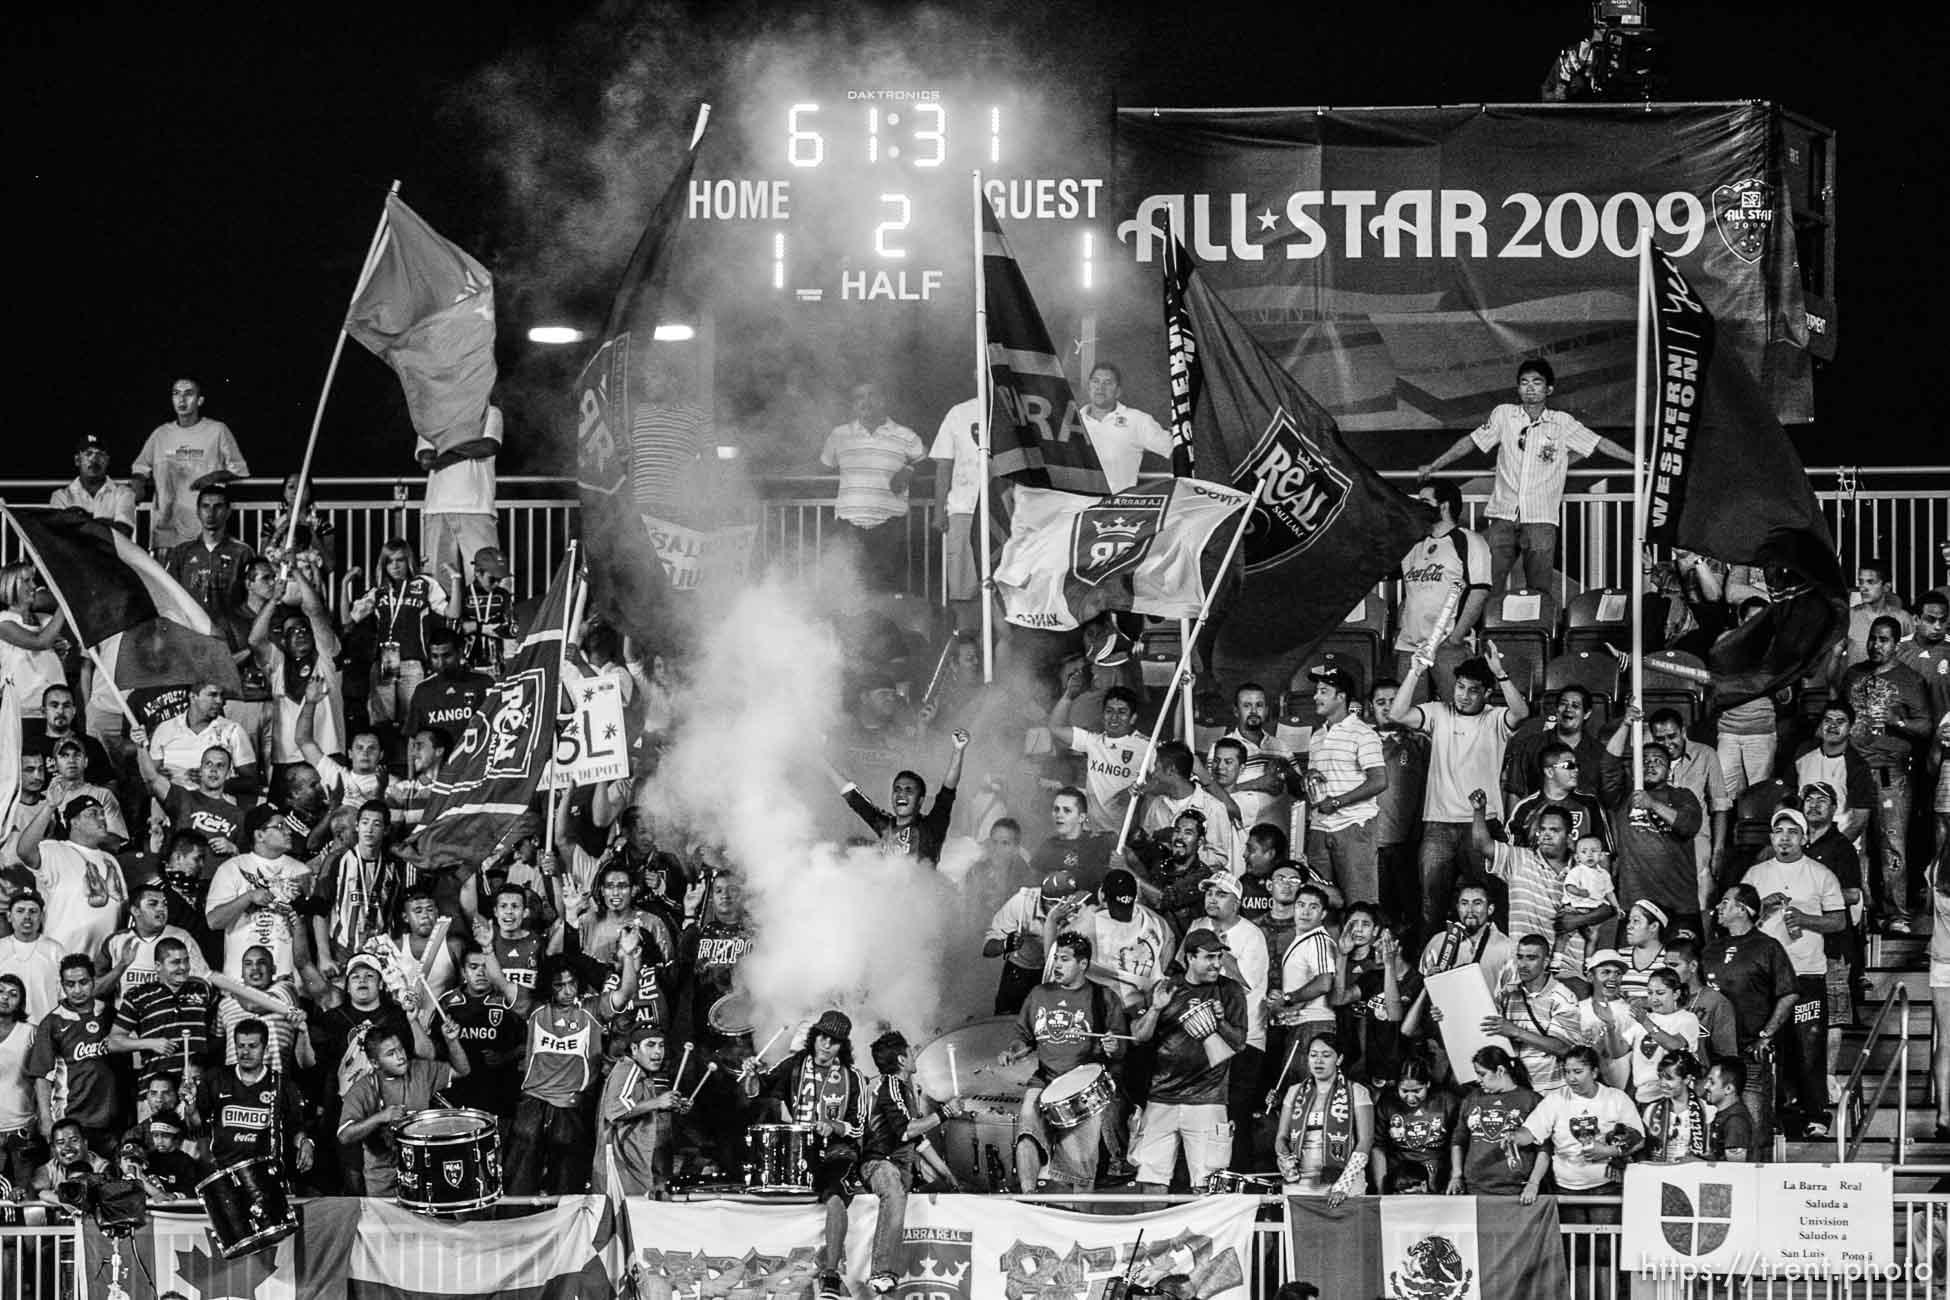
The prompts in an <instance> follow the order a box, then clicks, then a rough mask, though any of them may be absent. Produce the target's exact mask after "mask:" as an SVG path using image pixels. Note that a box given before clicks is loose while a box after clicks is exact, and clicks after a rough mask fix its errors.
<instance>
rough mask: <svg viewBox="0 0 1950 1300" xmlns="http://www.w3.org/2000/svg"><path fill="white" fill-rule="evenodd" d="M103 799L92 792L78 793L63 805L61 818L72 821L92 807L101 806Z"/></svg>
mask: <svg viewBox="0 0 1950 1300" xmlns="http://www.w3.org/2000/svg"><path fill="white" fill-rule="evenodd" d="M101 806H102V801H101V800H99V799H97V798H96V797H95V796H94V795H92V794H78V795H76V796H75V797H74V798H72V799H70V800H68V802H67V803H65V804H63V805H62V806H61V820H62V821H66V822H72V821H73V820H74V819H75V818H77V817H79V816H81V814H83V813H85V812H87V811H88V810H89V809H90V808H100V807H101Z"/></svg>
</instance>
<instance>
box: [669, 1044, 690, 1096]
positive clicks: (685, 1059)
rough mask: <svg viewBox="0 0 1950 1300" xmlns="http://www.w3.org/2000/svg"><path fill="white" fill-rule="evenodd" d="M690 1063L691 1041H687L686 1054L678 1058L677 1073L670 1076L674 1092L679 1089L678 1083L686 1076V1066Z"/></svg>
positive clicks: (685, 1045) (671, 1088)
mask: <svg viewBox="0 0 1950 1300" xmlns="http://www.w3.org/2000/svg"><path fill="white" fill-rule="evenodd" d="M690 1063H691V1045H690V1044H689V1043H685V1044H684V1054H683V1055H682V1056H680V1057H678V1058H677V1073H675V1074H673V1075H671V1076H670V1090H671V1091H672V1092H676V1091H677V1085H678V1084H679V1083H681V1082H682V1081H683V1078H684V1067H685V1066H687V1065H689V1064H690Z"/></svg>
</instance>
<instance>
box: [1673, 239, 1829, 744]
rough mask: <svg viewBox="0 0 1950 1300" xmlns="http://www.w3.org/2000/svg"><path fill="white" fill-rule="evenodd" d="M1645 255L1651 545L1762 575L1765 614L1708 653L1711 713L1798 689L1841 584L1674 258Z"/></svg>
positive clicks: (1762, 413) (1742, 373)
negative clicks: (1649, 259) (1649, 260)
mask: <svg viewBox="0 0 1950 1300" xmlns="http://www.w3.org/2000/svg"><path fill="white" fill-rule="evenodd" d="M1652 252H1653V275H1652V299H1653V300H1652V303H1651V304H1649V305H1641V308H1640V310H1642V311H1643V310H1650V311H1651V312H1652V323H1653V360H1654V365H1655V366H1656V369H1655V371H1654V373H1653V376H1652V393H1651V397H1652V404H1653V413H1654V418H1653V444H1652V449H1651V464H1650V468H1649V473H1648V475H1647V480H1648V481H1647V483H1646V499H1645V504H1644V507H1643V508H1644V510H1645V511H1646V520H1645V533H1646V537H1647V539H1648V540H1650V541H1652V542H1655V543H1659V544H1662V545H1666V546H1676V547H1682V548H1684V549H1686V550H1689V551H1698V552H1700V553H1701V554H1703V555H1709V556H1712V557H1713V558H1714V559H1716V560H1720V561H1723V562H1724V563H1727V564H1750V565H1759V566H1761V567H1762V568H1764V569H1765V570H1766V573H1767V582H1768V589H1769V590H1770V591H1771V592H1772V594H1773V601H1772V603H1771V604H1770V605H1769V606H1768V607H1767V608H1766V609H1765V610H1762V611H1760V612H1759V613H1757V614H1755V615H1754V617H1752V618H1750V619H1748V620H1747V621H1746V622H1744V623H1742V624H1740V625H1739V626H1738V627H1735V628H1733V629H1732V630H1731V631H1729V632H1726V633H1725V634H1723V635H1722V636H1721V637H1720V638H1719V640H1717V641H1715V642H1714V643H1713V647H1712V649H1711V650H1710V651H1709V652H1708V654H1707V666H1708V667H1709V668H1710V669H1711V671H1712V688H1711V689H1712V694H1711V698H1710V700H1709V706H1710V707H1711V708H1712V709H1714V710H1720V709H1726V708H1731V707H1733V706H1734V705H1736V704H1742V703H1745V702H1746V701H1748V700H1752V699H1756V698H1758V697H1760V696H1762V695H1767V694H1771V693H1772V692H1774V691H1776V690H1779V689H1780V688H1782V687H1783V686H1787V685H1789V684H1791V683H1793V682H1795V681H1798V680H1800V679H1801V678H1802V677H1803V676H1805V675H1806V674H1807V673H1808V672H1809V671H1810V670H1811V669H1813V668H1814V667H1815V666H1816V665H1817V664H1819V663H1820V662H1821V659H1822V656H1823V655H1825V654H1827V652H1828V651H1829V650H1830V649H1831V648H1833V646H1834V645H1835V643H1836V642H1837V641H1838V640H1840V639H1841V638H1842V637H1843V636H1844V635H1846V634H1847V632H1848V603H1847V590H1848V584H1847V582H1846V581H1845V580H1844V578H1843V576H1842V567H1841V561H1840V560H1839V559H1838V558H1837V557H1836V554H1835V543H1834V540H1833V538H1832V537H1831V536H1830V535H1829V532H1828V523H1827V521H1826V520H1825V519H1824V518H1823V517H1822V513H1821V505H1820V503H1819V502H1817V501H1816V500H1815V494H1814V489H1813V488H1812V487H1810V486H1809V484H1808V471H1807V469H1806V468H1805V467H1804V466H1803V465H1802V463H1801V457H1800V456H1799V455H1798V454H1797V453H1796V452H1795V450H1794V443H1793V442H1791V441H1790V440H1789V439H1788V436H1787V431H1786V430H1784V429H1782V428H1781V425H1780V422H1779V421H1777V420H1776V419H1775V418H1774V413H1773V408H1772V407H1771V405H1770V404H1769V403H1768V401H1767V399H1766V398H1765V397H1764V396H1763V395H1762V394H1761V391H1760V386H1759V384H1758V383H1757V382H1756V381H1755V379H1754V377H1753V375H1752V374H1750V373H1749V372H1748V370H1747V368H1746V366H1745V364H1744V363H1743V362H1742V361H1741V360H1740V357H1739V355H1738V354H1737V353H1736V352H1735V351H1734V350H1733V349H1730V348H1720V347H1716V346H1715V338H1714V335H1715V333H1716V325H1715V323H1714V320H1713V316H1712V314H1711V313H1710V312H1708V311H1707V309H1706V305H1705V302H1704V301H1703V300H1702V299H1701V298H1700V297H1699V295H1697V294H1695V293H1694V292H1693V288H1692V286H1691V285H1690V284H1688V283H1687V282H1686V277H1685V276H1684V275H1683V274H1681V273H1680V270H1679V268H1678V267H1677V266H1675V265H1674V264H1673V261H1672V259H1671V258H1669V257H1667V256H1666V255H1665V254H1664V253H1662V252H1660V251H1659V250H1658V249H1657V248H1655V249H1653V250H1652Z"/></svg>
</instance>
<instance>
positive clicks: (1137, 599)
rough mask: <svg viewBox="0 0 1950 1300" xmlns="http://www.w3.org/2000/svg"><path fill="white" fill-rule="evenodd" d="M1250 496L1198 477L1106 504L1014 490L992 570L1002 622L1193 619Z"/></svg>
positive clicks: (1049, 624) (1056, 627)
mask: <svg viewBox="0 0 1950 1300" xmlns="http://www.w3.org/2000/svg"><path fill="white" fill-rule="evenodd" d="M1251 499H1252V498H1251V497H1250V496H1249V495H1248V494H1247V493H1244V492H1240V491H1236V490H1234V489H1232V488H1228V487H1221V486H1220V485H1219V484H1216V483H1204V482H1200V481H1198V480H1195V479H1173V480H1171V482H1170V483H1169V484H1167V485H1164V486H1161V487H1159V488H1157V489H1155V490H1150V491H1134V492H1120V493H1118V494H1117V495H1116V496H1109V497H1094V496H1079V495H1077V494H1076V493H1073V492H1057V491H1053V490H1051V489H1049V488H1030V487H1021V486H1018V487H1017V488H1016V496H1015V511H1014V514H1013V515H1012V516H1011V519H1010V526H1009V541H1008V543H1007V545H1005V546H1004V547H1003V548H1002V561H1001V563H1000V564H999V565H998V566H997V567H996V570H995V585H996V586H997V587H998V588H1000V589H1001V592H1002V604H1003V607H1004V609H1005V610H1006V616H1007V618H1008V620H1009V622H1011V623H1014V624H1016V625H1017V626H1019V627H1033V628H1046V629H1050V630H1053V631H1067V630H1069V629H1071V628H1075V627H1081V626H1082V625H1083V624H1085V623H1087V622H1089V621H1090V620H1091V619H1092V618H1095V617H1096V616H1097V615H1098V614H1101V613H1103V612H1104V611H1106V610H1126V609H1128V610H1131V611H1133V612H1135V613H1139V614H1151V615H1155V616H1157V617H1159V618H1192V617H1195V616H1196V615H1197V614H1198V611H1199V606H1200V605H1202V604H1203V603H1204V600H1205V593H1206V590H1207V589H1208V584H1209V583H1211V582H1214V581H1216V580H1217V579H1218V577H1219V576H1220V575H1219V574H1218V572H1217V570H1218V565H1219V561H1220V558H1221V556H1222V555H1223V552H1224V550H1225V547H1226V543H1227V542H1228V541H1229V540H1230V534H1229V533H1228V532H1227V531H1226V529H1227V528H1229V527H1231V526H1232V525H1233V524H1234V521H1235V518H1236V516H1237V515H1238V514H1239V512H1240V511H1241V510H1243V509H1244V508H1245V506H1246V503H1247V502H1248V501H1250V500H1251Z"/></svg>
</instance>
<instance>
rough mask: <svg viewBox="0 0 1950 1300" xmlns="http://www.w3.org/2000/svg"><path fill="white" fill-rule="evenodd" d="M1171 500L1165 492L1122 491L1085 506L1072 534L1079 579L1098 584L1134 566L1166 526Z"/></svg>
mask: <svg viewBox="0 0 1950 1300" xmlns="http://www.w3.org/2000/svg"><path fill="white" fill-rule="evenodd" d="M1170 502H1171V497H1170V495H1169V494H1167V493H1163V492H1120V493H1119V494H1118V495H1116V496H1114V497H1105V498H1104V499H1103V500H1102V501H1099V502H1098V503H1097V504H1095V505H1091V506H1085V507H1084V508H1083V510H1082V511H1081V512H1080V513H1079V514H1078V515H1077V523H1076V528H1075V529H1074V530H1073V531H1072V532H1071V534H1070V568H1071V570H1072V571H1073V572H1074V573H1075V574H1076V575H1077V581H1079V582H1082V583H1085V584H1087V585H1088V586H1092V587H1095V586H1097V585H1099V584H1100V583H1104V582H1107V581H1109V580H1110V579H1112V578H1114V577H1116V576H1117V575H1118V574H1120V573H1128V572H1129V571H1130V570H1132V569H1135V568H1136V567H1137V566H1138V562H1139V561H1141V560H1142V559H1144V557H1145V555H1146V554H1147V553H1148V552H1149V551H1150V550H1151V543H1152V542H1153V541H1155V540H1156V539H1157V536H1158V530H1159V528H1161V527H1163V526H1164V522H1165V507H1166V506H1167V505H1169V504H1170Z"/></svg>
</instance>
